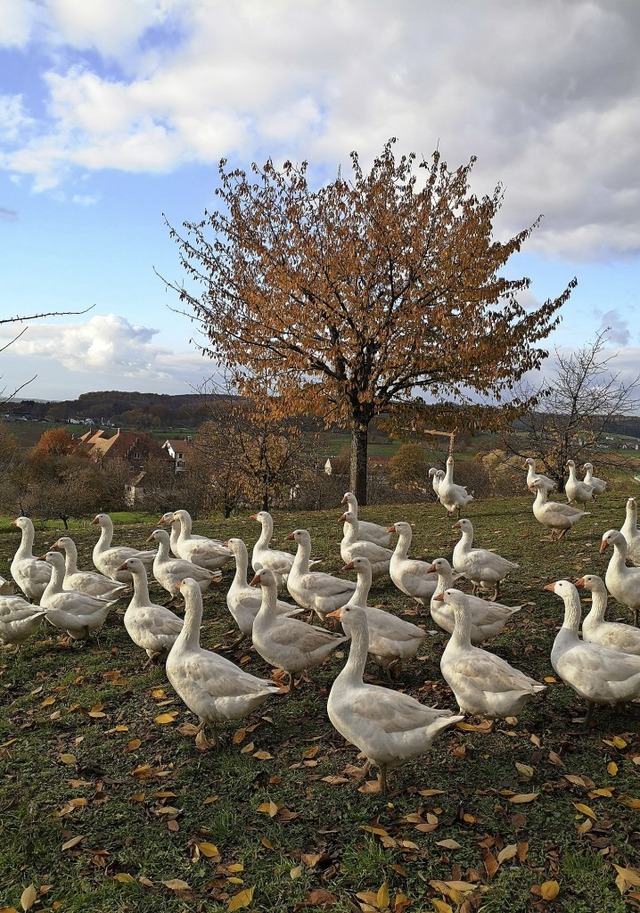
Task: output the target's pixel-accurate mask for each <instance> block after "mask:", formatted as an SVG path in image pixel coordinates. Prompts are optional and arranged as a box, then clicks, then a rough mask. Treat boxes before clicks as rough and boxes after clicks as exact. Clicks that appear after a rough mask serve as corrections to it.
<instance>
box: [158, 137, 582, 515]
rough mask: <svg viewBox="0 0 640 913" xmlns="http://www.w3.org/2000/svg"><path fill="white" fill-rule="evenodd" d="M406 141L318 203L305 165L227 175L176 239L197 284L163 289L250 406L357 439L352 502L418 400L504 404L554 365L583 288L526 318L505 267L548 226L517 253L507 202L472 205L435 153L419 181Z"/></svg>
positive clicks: (521, 238) (493, 198) (521, 285)
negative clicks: (376, 425)
mask: <svg viewBox="0 0 640 913" xmlns="http://www.w3.org/2000/svg"><path fill="white" fill-rule="evenodd" d="M394 143H395V140H393V139H392V140H389V141H388V142H387V143H386V145H385V146H384V149H383V151H382V153H381V154H380V155H379V156H378V157H377V158H375V160H374V161H373V164H372V166H371V168H370V170H369V171H366V170H365V169H364V168H363V166H362V164H361V162H360V158H359V156H358V153H357V152H353V153H352V154H351V171H352V175H351V178H350V179H347V178H346V177H343V175H342V173H341V172H339V173H338V175H337V177H336V178H335V180H332V181H330V182H328V183H327V184H325V185H324V186H322V187H320V188H318V189H313V188H312V187H311V186H310V185H309V181H308V177H307V170H308V165H307V163H306V162H303V163H302V164H300V165H294V164H292V163H291V162H285V163H284V165H283V166H282V167H281V168H280V169H279V168H277V167H276V165H275V164H274V163H273V162H272V161H271V160H269V161H267V163H266V164H265V165H264V166H263V167H259V166H258V165H256V164H254V165H253V166H252V168H251V172H250V173H249V174H247V173H246V172H245V171H243V170H241V169H231V168H228V166H227V162H226V161H225V160H222V161H221V162H220V166H219V178H220V186H219V187H217V188H216V190H215V195H216V197H217V207H216V208H215V209H213V211H210V212H209V211H205V214H204V218H203V219H202V220H201V221H199V222H186V223H184V226H183V228H184V231H183V233H180V232H179V231H178V230H176V229H175V228H173V227H172V226H170V225H169V230H170V234H171V236H172V237H173V238H174V240H175V241H176V242H177V244H178V245H179V250H180V259H181V263H182V265H183V267H184V268H185V270H186V272H187V277H188V280H187V283H186V284H185V283H176V282H171V281H168V280H165V281H166V282H167V285H168V286H169V287H171V288H173V289H174V290H175V291H176V292H177V293H178V295H179V298H180V301H181V302H182V304H183V305H186V306H187V307H188V308H189V310H187V311H185V313H186V314H188V315H189V316H190V317H191V318H192V319H195V320H196V321H198V322H199V323H200V325H201V327H202V329H203V332H204V334H205V337H206V342H205V344H204V345H203V346H202V347H201V348H202V349H203V351H204V352H205V353H206V354H208V355H209V356H210V357H211V358H213V359H216V360H217V361H218V362H219V363H221V364H224V365H226V366H228V367H229V368H230V369H232V370H233V371H234V372H235V381H236V384H237V387H238V390H239V391H240V393H243V394H247V393H249V392H250V391H251V390H252V388H253V386H254V384H258V385H260V386H262V387H264V386H265V385H266V386H268V387H269V388H270V390H271V392H272V393H273V394H274V395H275V396H276V397H277V398H278V403H279V406H280V408H281V409H282V410H283V412H284V413H286V412H288V411H289V412H290V411H293V410H300V409H301V408H302V409H307V410H309V409H315V410H316V411H317V412H318V413H319V414H321V415H322V416H323V417H324V419H325V421H327V422H337V423H340V424H341V425H342V426H344V427H347V428H349V429H350V432H351V460H350V477H351V480H350V481H351V486H350V487H351V488H352V489H353V490H354V491H355V492H356V495H357V497H358V499H359V501H360V502H361V503H366V485H367V439H368V430H369V426H370V424H371V422H372V420H373V419H374V418H375V417H376V416H378V415H379V414H381V413H383V412H387V411H388V410H389V409H391V408H393V406H394V404H395V403H401V402H403V401H404V402H408V401H412V400H413V399H414V397H415V396H416V393H417V392H419V391H424V392H426V393H427V394H429V395H430V396H432V397H436V398H437V399H443V398H447V399H449V398H455V397H459V398H464V397H465V395H466V394H467V393H468V392H469V391H475V392H476V393H477V394H484V395H488V396H492V397H500V395H501V394H502V393H504V391H506V390H508V389H510V388H511V387H512V385H513V384H514V382H515V381H516V380H517V379H518V378H520V377H521V376H522V375H523V374H524V373H525V372H526V371H529V370H530V369H532V368H536V367H538V366H539V365H540V363H541V361H542V359H543V358H544V357H546V355H547V352H546V351H545V350H543V349H541V348H540V347H539V346H538V345H537V343H539V342H540V340H542V339H544V338H545V337H546V336H547V335H548V333H549V332H550V331H551V330H552V329H553V327H555V325H556V324H557V322H558V320H559V319H560V318H559V315H558V311H559V309H560V307H561V306H562V304H563V303H564V302H565V301H566V300H567V298H568V296H569V295H570V292H571V289H572V288H573V286H574V284H575V280H573V281H572V282H571V283H569V285H568V287H567V288H566V289H565V291H564V292H563V293H562V294H561V295H560V296H559V297H558V298H555V299H549V300H548V301H546V302H545V303H543V304H542V305H541V306H539V307H538V308H536V309H533V310H529V311H526V310H525V309H524V307H523V306H522V304H521V303H520V302H519V296H520V295H521V293H522V292H524V291H525V290H526V289H528V288H529V285H530V280H529V279H528V278H526V277H523V278H517V279H509V278H507V277H506V276H505V267H506V265H507V263H508V261H509V258H510V257H511V256H512V255H513V254H515V253H517V252H518V251H520V249H521V247H522V245H523V244H524V242H525V241H526V240H527V239H528V238H529V236H530V235H531V233H532V231H533V230H534V229H535V228H536V226H537V225H538V222H539V220H536V221H535V222H534V223H533V224H532V225H531V226H529V227H528V228H525V229H523V230H522V231H520V232H519V233H518V234H516V235H515V236H514V237H512V238H509V239H507V240H506V241H498V240H496V239H495V238H494V233H493V222H494V219H495V217H496V215H497V214H498V212H499V210H500V208H501V206H502V203H503V188H502V186H501V185H498V186H497V187H496V188H495V189H494V191H493V193H492V194H490V195H487V196H483V197H481V198H479V197H477V196H476V195H475V194H474V193H473V192H472V191H471V189H470V177H471V171H472V168H473V164H474V161H475V159H473V158H472V159H471V160H470V161H469V162H468V163H467V164H466V165H463V166H460V167H459V168H457V169H455V170H453V171H451V170H449V168H448V167H447V164H446V163H445V162H444V161H443V160H442V159H441V156H440V154H439V152H438V151H436V152H434V153H433V155H432V157H431V159H430V160H429V161H427V160H422V161H420V162H419V164H418V165H417V167H416V156H415V155H414V154H410V155H402V156H401V157H400V158H399V159H396V157H395V155H394V149H393V146H394Z"/></svg>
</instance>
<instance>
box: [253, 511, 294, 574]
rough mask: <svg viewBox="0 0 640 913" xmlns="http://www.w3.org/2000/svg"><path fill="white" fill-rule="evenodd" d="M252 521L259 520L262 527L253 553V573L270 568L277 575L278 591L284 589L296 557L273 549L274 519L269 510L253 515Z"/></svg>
mask: <svg viewBox="0 0 640 913" xmlns="http://www.w3.org/2000/svg"><path fill="white" fill-rule="evenodd" d="M251 519H252V520H257V522H258V523H259V524H260V527H261V529H260V536H259V537H258V539H257V541H256V543H255V545H254V546H253V549H252V552H251V567H252V568H253V572H254V574H255V573H257V572H258V571H259V570H261V569H262V568H263V567H268V568H269V570H270V571H273V573H274V574H275V578H276V582H277V584H278V589H282V587H284V586H285V585H286V583H287V577H288V576H289V571H290V570H291V568H292V567H293V559H294V557H295V556H294V555H293V554H292V553H291V552H285V551H283V550H282V549H277V548H271V546H270V544H269V543H270V542H271V539H272V537H273V517H272V516H271V514H270V513H269V511H268V510H261V511H258V513H257V514H252V515H251Z"/></svg>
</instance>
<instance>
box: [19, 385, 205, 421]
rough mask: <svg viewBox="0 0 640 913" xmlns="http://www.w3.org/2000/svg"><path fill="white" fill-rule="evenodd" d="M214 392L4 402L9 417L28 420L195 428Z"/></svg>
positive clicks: (88, 395) (92, 395) (106, 393)
mask: <svg viewBox="0 0 640 913" xmlns="http://www.w3.org/2000/svg"><path fill="white" fill-rule="evenodd" d="M216 398H219V397H216V396H215V395H211V396H209V395H206V396H205V395H203V394H198V393H190V394H189V393H188V394H181V395H174V396H171V395H168V394H162V393H123V392H120V391H118V390H108V391H98V392H94V393H83V394H81V396H79V397H78V399H73V400H63V401H60V402H43V401H40V400H14V401H12V402H8V403H5V405H4V412H5V414H6V415H7V416H10V417H22V418H26V419H28V420H31V421H49V422H67V421H71V420H77V421H85V420H87V419H91V420H92V421H93V423H94V424H96V425H105V424H111V425H115V426H119V427H127V428H137V429H140V430H144V429H151V428H167V427H169V428H170V427H172V426H174V427H176V428H197V427H198V425H200V424H201V423H202V422H203V421H204V420H205V419H206V418H207V416H208V415H209V414H210V411H211V405H212V403H211V401H212V399H216Z"/></svg>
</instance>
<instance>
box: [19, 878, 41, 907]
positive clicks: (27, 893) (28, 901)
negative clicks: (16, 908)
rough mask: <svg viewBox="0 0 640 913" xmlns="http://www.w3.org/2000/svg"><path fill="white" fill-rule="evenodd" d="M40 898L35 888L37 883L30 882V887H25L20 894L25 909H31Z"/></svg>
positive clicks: (21, 903)
mask: <svg viewBox="0 0 640 913" xmlns="http://www.w3.org/2000/svg"><path fill="white" fill-rule="evenodd" d="M37 899H38V892H37V891H36V889H35V885H32V884H30V885H29V887H28V888H25V889H24V891H23V892H22V895H21V896H20V906H21V907H22V909H23V910H25V911H26V910H29V909H30V908H31V907H32V906H33V905H34V903H35V902H36V900H37Z"/></svg>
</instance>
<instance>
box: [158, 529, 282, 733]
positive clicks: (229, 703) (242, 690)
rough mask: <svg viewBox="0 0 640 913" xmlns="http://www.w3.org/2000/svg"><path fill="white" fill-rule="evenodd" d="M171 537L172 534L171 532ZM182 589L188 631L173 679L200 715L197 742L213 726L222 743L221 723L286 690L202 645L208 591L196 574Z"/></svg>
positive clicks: (171, 661)
mask: <svg viewBox="0 0 640 913" xmlns="http://www.w3.org/2000/svg"><path fill="white" fill-rule="evenodd" d="M167 538H168V534H167ZM177 589H178V591H179V592H180V593H181V594H182V595H183V597H184V601H185V611H184V624H183V627H182V631H181V632H180V634H179V635H178V637H177V638H176V641H175V643H174V645H173V647H172V648H171V650H170V651H169V655H168V656H167V664H166V671H167V678H168V679H169V681H170V683H171V686H172V687H173V689H174V690H175V691H176V693H177V694H178V696H179V697H180V698H181V700H182V701H184V703H185V704H186V705H187V707H188V708H189V710H191V711H192V712H193V713H195V715H196V716H197V717H198V722H199V726H198V732H197V734H196V743H197V744H200V745H202V742H201V741H199V740H201V739H202V740H204V741H205V745H204V746H202V747H206V745H207V744H209V743H206V737H205V727H206V726H207V725H208V724H210V725H211V726H212V727H213V743H211V744H213V745H214V746H215V745H217V744H218V741H219V739H218V732H217V727H218V725H219V724H220V723H224V722H227V721H229V720H239V719H241V718H242V717H245V716H247V714H249V713H251V712H252V711H253V710H256V709H257V708H258V707H259V706H260V705H261V704H262V703H264V701H266V700H267V698H268V697H270V696H271V695H272V694H277V693H278V692H279V691H280V688H279V687H278V686H277V685H276V684H274V683H273V682H271V681H267V680H266V679H262V678H258V677H257V676H255V675H251V673H250V672H245V671H244V669H241V668H240V667H239V666H236V664H235V663H232V662H231V661H230V660H228V659H225V658H224V657H222V656H219V655H218V654H217V653H213V652H212V651H210V650H204V649H203V648H202V647H201V646H200V626H201V624H202V592H201V590H200V587H199V585H198V583H197V581H195V580H193V579H192V578H186V579H185V580H181V581H179V582H178V584H177Z"/></svg>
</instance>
